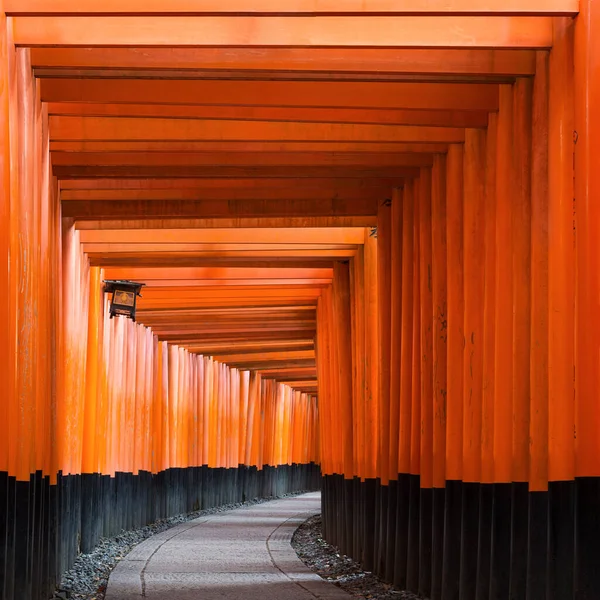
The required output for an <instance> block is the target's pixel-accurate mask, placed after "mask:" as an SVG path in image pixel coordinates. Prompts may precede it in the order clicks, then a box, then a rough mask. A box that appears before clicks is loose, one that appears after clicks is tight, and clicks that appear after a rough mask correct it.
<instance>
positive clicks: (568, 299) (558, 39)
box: [548, 19, 576, 481]
mask: <svg viewBox="0 0 600 600" xmlns="http://www.w3.org/2000/svg"><path fill="white" fill-rule="evenodd" d="M574 31H575V30H574V23H573V22H572V21H570V20H562V19H561V20H560V21H557V22H556V23H555V30H554V46H553V48H552V51H551V52H550V61H549V79H550V81H549V88H550V89H549V100H548V120H549V121H548V177H549V179H548V296H549V336H548V375H549V380H548V394H549V397H548V479H549V480H550V481H570V480H572V479H573V478H574V476H575V439H574V435H573V432H574V429H575V381H574V377H573V373H574V372H575V335H574V332H575V270H574V269H573V265H574V264H576V263H575V231H574V216H573V198H574V194H575V190H574V181H573V178H574V171H573V167H574V151H575V145H574V139H573V135H572V132H573V130H574V127H575V124H574V114H573V110H574V104H573V102H574V99H573V94H574V91H573V88H574V80H573V77H574V74H573V69H572V65H573V61H574V57H573V43H574Z"/></svg>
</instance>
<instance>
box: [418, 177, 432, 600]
mask: <svg viewBox="0 0 600 600" xmlns="http://www.w3.org/2000/svg"><path fill="white" fill-rule="evenodd" d="M419 258H420V289H421V291H420V308H421V348H420V352H421V354H420V356H421V365H420V375H421V415H420V421H421V427H420V431H421V461H420V475H421V498H420V504H421V506H420V511H419V514H420V527H419V530H420V534H419V541H420V559H419V593H420V594H422V595H423V596H426V597H428V596H429V595H430V593H431V564H432V563H431V560H432V541H433V535H432V511H433V489H432V488H433V294H432V285H431V276H432V272H431V259H432V243H431V169H430V168H422V169H421V174H420V177H419Z"/></svg>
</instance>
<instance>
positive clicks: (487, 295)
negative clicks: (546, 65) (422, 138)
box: [476, 113, 498, 600]
mask: <svg viewBox="0 0 600 600" xmlns="http://www.w3.org/2000/svg"><path fill="white" fill-rule="evenodd" d="M497 134H498V115H497V114H495V113H492V114H490V115H489V117H488V128H487V135H486V180H485V186H486V189H485V214H484V221H485V234H484V236H485V251H484V254H485V266H484V291H483V360H482V389H481V476H480V482H481V485H480V491H479V542H478V548H479V550H478V552H479V561H478V565H477V589H476V598H477V600H488V597H489V593H490V566H491V551H492V509H493V483H494V380H495V373H496V371H495V332H496V326H495V325H496V323H495V308H496V163H497V159H496V146H497Z"/></svg>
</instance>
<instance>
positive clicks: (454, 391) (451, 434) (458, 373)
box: [446, 145, 465, 481]
mask: <svg viewBox="0 0 600 600" xmlns="http://www.w3.org/2000/svg"><path fill="white" fill-rule="evenodd" d="M463 163H464V160H463V148H462V146H458V145H453V146H450V149H449V151H448V157H447V163H446V220H447V230H446V244H447V246H446V248H447V270H448V274H449V276H448V292H447V300H448V341H447V347H448V360H447V390H448V393H447V397H446V479H447V480H452V481H459V480H461V479H462V473H463V471H462V455H463V452H462V448H463V360H464V359H463V355H464V344H465V335H464V264H463V258H464V237H463V210H464V209H463V206H464V192H463Z"/></svg>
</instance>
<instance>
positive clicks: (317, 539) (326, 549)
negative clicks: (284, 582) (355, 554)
mask: <svg viewBox="0 0 600 600" xmlns="http://www.w3.org/2000/svg"><path fill="white" fill-rule="evenodd" d="M321 525H322V521H321V515H316V516H314V517H311V518H310V519H308V521H305V522H304V523H303V524H302V525H300V527H299V528H298V529H297V530H296V533H295V534H294V537H293V538H292V546H293V547H294V550H296V553H297V554H298V557H299V558H300V560H302V562H303V563H304V564H305V565H306V566H307V567H309V568H310V569H312V570H313V571H315V572H316V573H317V574H318V575H320V576H321V577H322V578H323V579H325V580H326V581H330V582H331V583H333V584H335V585H337V586H339V587H341V588H342V589H343V590H345V591H346V592H348V593H349V594H351V595H352V596H355V597H356V598H370V599H373V600H421V599H422V596H418V595H417V594H413V593H411V592H407V591H404V590H399V589H397V588H395V587H394V586H392V585H390V584H388V583H385V582H384V581H382V580H381V579H379V577H377V576H376V575H374V574H373V573H371V572H369V571H363V570H362V568H361V566H360V564H359V563H357V562H356V561H354V560H353V559H352V558H350V557H349V556H345V555H343V554H341V553H340V551H339V550H338V549H337V548H336V547H335V546H331V545H330V544H328V543H327V542H326V541H325V540H324V539H323V537H322V530H321Z"/></svg>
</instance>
